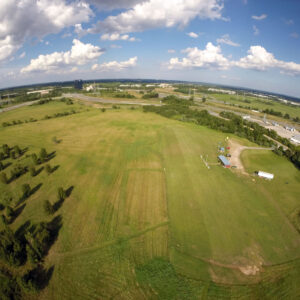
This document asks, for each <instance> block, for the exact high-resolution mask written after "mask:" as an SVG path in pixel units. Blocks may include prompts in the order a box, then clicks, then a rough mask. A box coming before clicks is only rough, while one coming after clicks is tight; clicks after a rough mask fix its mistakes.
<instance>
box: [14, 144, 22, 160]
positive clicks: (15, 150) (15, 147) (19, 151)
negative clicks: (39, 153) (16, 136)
mask: <svg viewBox="0 0 300 300" xmlns="http://www.w3.org/2000/svg"><path fill="white" fill-rule="evenodd" d="M13 150H14V152H15V154H16V155H17V156H18V157H20V156H21V154H22V151H21V149H20V147H19V146H18V145H16V146H14V148H13Z"/></svg>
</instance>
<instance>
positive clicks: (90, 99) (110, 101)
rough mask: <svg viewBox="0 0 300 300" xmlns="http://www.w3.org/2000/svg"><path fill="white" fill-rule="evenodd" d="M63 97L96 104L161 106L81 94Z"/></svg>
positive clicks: (64, 95)
mask: <svg viewBox="0 0 300 300" xmlns="http://www.w3.org/2000/svg"><path fill="white" fill-rule="evenodd" d="M63 97H68V98H75V99H79V100H83V101H88V102H96V103H108V104H128V105H142V106H148V105H154V106H161V104H154V103H146V102H141V101H127V100H125V101H120V100H113V99H103V98H98V97H91V96H86V95H82V94H63Z"/></svg>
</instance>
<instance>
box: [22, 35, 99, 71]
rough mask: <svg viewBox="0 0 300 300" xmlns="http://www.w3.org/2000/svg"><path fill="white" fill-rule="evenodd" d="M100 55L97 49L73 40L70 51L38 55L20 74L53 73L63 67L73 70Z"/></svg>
mask: <svg viewBox="0 0 300 300" xmlns="http://www.w3.org/2000/svg"><path fill="white" fill-rule="evenodd" d="M102 54H103V50H102V49H100V48H99V47H97V46H93V45H92V44H84V43H82V42H80V41H79V40H76V39H74V40H73V46H72V48H71V50H69V51H66V52H53V53H51V54H47V55H40V56H39V57H38V58H36V59H32V60H31V61H30V64H29V65H28V66H27V67H25V68H23V69H22V70H21V73H29V72H53V71H59V70H60V69H62V68H65V67H67V68H68V67H72V68H74V67H76V66H80V65H84V64H87V63H89V62H92V61H93V60H95V59H96V58H98V57H99V56H100V55H102Z"/></svg>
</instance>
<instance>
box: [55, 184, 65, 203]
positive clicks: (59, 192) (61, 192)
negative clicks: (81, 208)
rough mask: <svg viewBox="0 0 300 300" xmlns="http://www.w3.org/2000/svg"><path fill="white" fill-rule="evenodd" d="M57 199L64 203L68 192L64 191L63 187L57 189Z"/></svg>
mask: <svg viewBox="0 0 300 300" xmlns="http://www.w3.org/2000/svg"><path fill="white" fill-rule="evenodd" d="M57 198H58V200H59V201H63V200H65V198H66V192H65V191H64V189H63V188H62V187H59V188H58V189H57Z"/></svg>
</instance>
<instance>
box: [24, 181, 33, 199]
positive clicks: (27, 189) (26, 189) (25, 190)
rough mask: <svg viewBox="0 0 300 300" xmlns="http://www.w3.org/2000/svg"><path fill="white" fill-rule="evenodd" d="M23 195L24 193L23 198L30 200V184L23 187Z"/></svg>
mask: <svg viewBox="0 0 300 300" xmlns="http://www.w3.org/2000/svg"><path fill="white" fill-rule="evenodd" d="M22 193H23V198H28V197H29V196H30V193H31V188H30V185H29V184H28V183H24V184H23V185H22Z"/></svg>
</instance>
